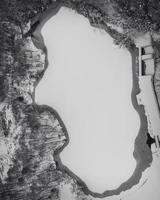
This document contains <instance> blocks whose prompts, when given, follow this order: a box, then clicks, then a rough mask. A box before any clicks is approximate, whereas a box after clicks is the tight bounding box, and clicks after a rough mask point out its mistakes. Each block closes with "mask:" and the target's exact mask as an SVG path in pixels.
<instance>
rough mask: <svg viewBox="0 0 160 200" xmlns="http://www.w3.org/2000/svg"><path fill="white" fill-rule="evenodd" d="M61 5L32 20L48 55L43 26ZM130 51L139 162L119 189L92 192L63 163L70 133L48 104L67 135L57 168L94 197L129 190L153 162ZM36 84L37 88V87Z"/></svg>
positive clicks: (56, 156)
mask: <svg viewBox="0 0 160 200" xmlns="http://www.w3.org/2000/svg"><path fill="white" fill-rule="evenodd" d="M61 7H62V5H60V4H58V3H57V4H56V3H55V4H53V5H52V6H51V7H50V8H49V9H48V10H47V11H46V12H45V13H44V14H43V15H42V16H39V18H37V19H34V20H33V22H32V25H33V24H35V23H36V22H37V21H38V23H39V24H38V26H37V28H36V30H35V31H34V33H33V38H32V41H33V43H34V45H35V46H36V47H37V48H41V49H45V53H46V56H47V48H46V46H45V44H44V41H43V36H42V35H41V28H42V27H43V25H44V24H45V23H46V21H47V20H49V19H50V18H51V17H53V16H54V15H56V14H57V12H58V11H59V10H60V8H61ZM130 53H131V56H132V57H131V59H132V94H131V96H132V105H133V107H134V109H135V110H136V111H137V112H138V114H139V117H140V121H141V126H140V130H139V133H138V134H137V137H136V139H135V147H134V152H133V156H134V159H135V160H136V162H137V166H136V168H135V171H134V173H133V175H132V176H131V177H130V178H129V179H128V180H126V181H125V182H124V183H122V184H121V185H120V186H119V187H118V188H117V189H114V190H106V191H105V192H103V193H101V194H100V193H95V192H92V191H90V190H89V189H88V187H87V185H86V184H85V182H83V180H81V179H80V177H78V176H77V175H76V174H74V173H73V172H72V171H71V170H69V168H68V167H66V166H64V165H63V163H62V161H61V159H60V156H59V154H60V153H61V152H62V151H63V149H64V148H65V147H66V146H67V145H68V144H69V133H68V132H67V130H66V128H65V124H64V123H63V120H62V119H61V118H60V116H59V114H58V112H57V111H55V110H54V109H53V108H51V107H49V106H47V107H48V109H49V110H50V112H52V113H54V115H55V116H56V117H57V119H58V121H59V122H60V124H61V125H62V127H63V129H64V132H65V137H66V142H65V144H64V145H63V146H62V147H61V148H60V149H59V150H57V151H56V152H55V154H54V159H55V162H56V169H57V170H60V171H61V172H63V173H64V174H68V175H69V176H70V177H71V178H73V180H75V181H76V182H77V184H78V186H80V187H81V189H82V190H83V192H84V193H85V194H86V195H91V196H92V197H96V198H104V197H108V196H113V195H119V194H120V193H121V192H124V191H126V190H129V189H130V188H132V187H133V186H134V185H136V184H138V182H139V181H140V179H141V176H142V173H143V171H145V170H146V169H147V168H148V167H149V166H150V164H151V162H152V154H151V151H150V149H149V147H148V146H147V144H146V141H147V117H146V115H145V111H144V107H143V106H139V105H138V103H137V99H136V95H137V94H138V93H139V91H140V89H139V85H138V77H137V76H136V72H137V71H136V69H137V63H136V58H137V53H136V48H134V49H133V50H131V51H130ZM46 59H47V60H46V65H45V69H44V72H45V70H46V69H47V67H48V58H46ZM37 84H38V83H37ZM37 84H36V86H37ZM36 86H35V89H36ZM41 107H42V108H44V109H45V108H46V106H45V105H41ZM142 147H144V148H142ZM144 152H145V153H144ZM149 153H150V155H149Z"/></svg>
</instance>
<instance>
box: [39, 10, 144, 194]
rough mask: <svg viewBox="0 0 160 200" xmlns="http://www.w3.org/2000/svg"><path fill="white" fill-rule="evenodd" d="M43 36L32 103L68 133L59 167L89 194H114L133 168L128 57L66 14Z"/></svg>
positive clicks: (134, 124)
mask: <svg viewBox="0 0 160 200" xmlns="http://www.w3.org/2000/svg"><path fill="white" fill-rule="evenodd" d="M42 35H43V37H44V41H45V44H46V47H47V49H48V60H49V66H48V69H47V70H46V72H45V75H44V77H43V79H42V80H41V81H40V83H39V85H38V86H37V89H36V96H35V97H36V102H37V103H38V104H46V105H49V106H51V107H53V108H54V109H55V110H56V111H57V112H58V113H59V115H60V117H61V118H62V120H63V122H64V124H65V126H66V128H67V130H68V134H69V138H70V142H69V144H68V146H67V147H65V149H64V150H63V151H62V153H61V154H60V158H61V160H62V163H63V164H64V165H66V166H67V167H68V168H69V169H70V170H71V171H72V172H73V173H75V174H76V175H77V176H78V177H80V178H81V179H82V180H83V181H84V182H85V183H86V185H87V186H88V188H89V189H90V190H92V191H93V192H99V193H101V192H104V191H105V190H107V189H115V188H117V187H118V186H119V185H120V184H121V183H122V182H124V181H126V180H127V179H128V178H129V177H130V176H131V175H132V173H133V171H134V169H135V166H136V161H135V159H134V157H133V150H134V140H135V138H136V136H137V134H138V131H139V127H140V120H139V115H138V114H137V112H136V111H135V109H134V108H133V106H132V102H131V91H132V63H131V56H130V54H129V52H128V51H127V50H124V49H119V48H118V47H116V46H115V45H114V44H113V40H112V38H111V37H110V36H109V35H107V34H106V33H104V32H103V31H100V30H98V29H95V28H93V27H91V26H90V24H89V22H88V20H87V19H86V18H84V17H83V16H81V15H78V14H76V13H75V12H74V11H71V10H69V9H67V8H61V10H60V11H59V12H58V14H57V15H55V16H54V17H52V18H51V19H50V20H48V22H47V23H46V24H45V25H44V27H43V29H42Z"/></svg>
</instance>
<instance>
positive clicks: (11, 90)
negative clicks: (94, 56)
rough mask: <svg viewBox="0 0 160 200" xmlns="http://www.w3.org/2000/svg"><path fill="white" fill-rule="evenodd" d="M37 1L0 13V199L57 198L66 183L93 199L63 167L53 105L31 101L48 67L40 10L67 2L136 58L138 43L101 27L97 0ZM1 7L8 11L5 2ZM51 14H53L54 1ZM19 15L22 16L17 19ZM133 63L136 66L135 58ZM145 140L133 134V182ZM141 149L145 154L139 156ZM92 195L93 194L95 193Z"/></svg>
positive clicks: (62, 137)
mask: <svg viewBox="0 0 160 200" xmlns="http://www.w3.org/2000/svg"><path fill="white" fill-rule="evenodd" d="M6 2H8V1H6ZM15 2H16V1H13V2H12V3H15ZM35 2H37V4H36V3H35V4H34V5H33V7H32V6H31V5H32V3H31V2H29V1H28V3H27V4H26V5H24V7H23V6H22V4H21V5H20V6H21V9H19V10H18V12H17V13H18V14H19V15H18V16H16V17H17V18H16V20H15V21H14V19H13V18H14V17H12V18H11V17H10V14H9V13H8V14H7V15H6V16H7V17H6V16H5V15H2V16H1V18H0V19H1V21H0V27H1V30H0V37H1V41H2V43H1V45H0V58H1V60H0V61H1V63H0V93H1V95H0V200H40V199H43V200H45V199H46V200H50V199H54V200H56V199H61V194H62V191H63V188H64V186H65V185H69V187H70V191H71V193H73V194H74V198H75V199H81V200H82V199H91V196H90V195H89V194H90V193H89V191H88V189H87V188H86V185H85V184H84V183H83V182H82V181H81V180H79V178H78V177H76V176H75V178H74V177H73V176H71V173H70V172H68V170H67V168H65V167H62V166H61V162H60V160H59V157H58V155H59V152H60V151H61V150H62V149H63V148H64V146H65V145H66V144H67V143H68V136H67V131H66V129H65V125H64V124H63V122H62V120H61V119H60V117H59V115H58V114H57V112H56V111H55V110H53V109H52V108H50V107H48V106H40V105H36V103H35V101H34V92H35V88H36V85H37V84H38V82H39V81H40V80H41V78H42V77H43V74H44V72H45V70H46V68H47V51H46V49H45V46H44V44H43V41H42V37H41V35H40V34H36V35H35V34H34V32H35V30H36V28H37V27H39V23H40V20H42V18H43V17H45V15H44V16H43V14H42V13H43V12H48V11H45V10H47V9H49V8H50V7H49V5H50V4H51V5H53V4H54V6H55V8H56V9H57V6H62V5H65V6H68V7H71V8H72V9H76V10H77V12H79V13H80V14H83V15H84V16H85V17H88V18H89V20H90V22H91V24H92V25H93V26H99V27H100V28H103V29H105V30H106V31H107V32H108V33H109V34H111V36H112V37H113V38H114V39H115V41H116V43H117V44H121V45H124V46H127V47H128V48H131V47H132V51H131V52H132V55H133V59H134V60H136V48H135V46H134V43H133V40H132V38H131V37H129V36H128V35H127V36H126V35H123V34H122V33H119V32H117V30H115V29H111V27H109V26H108V25H106V26H105V20H104V19H106V16H105V13H104V12H102V10H101V9H100V8H101V6H97V5H98V4H97V3H95V1H93V2H92V1H90V4H84V3H81V4H75V2H79V1H61V2H60V3H57V2H56V1H45V2H44V1H35ZM12 3H11V4H12ZM101 3H103V1H101ZM30 4H31V5H30ZM55 4H56V5H55ZM29 5H30V6H29ZM93 5H94V7H93ZM99 5H101V4H99ZM25 6H26V7H25ZM34 6H35V7H34ZM1 8H3V12H6V11H5V10H6V7H4V6H3V7H1ZM18 8H19V7H18ZM25 8H26V10H27V11H25ZM14 9H17V8H14ZM7 12H8V11H7ZM26 12H28V15H26ZM23 13H24V15H23ZM49 13H52V6H51V8H50V10H49ZM46 15H47V14H46ZM27 16H28V18H27ZM20 17H22V19H23V20H21V21H20ZM107 19H108V18H107ZM20 22H22V23H20ZM134 66H135V68H136V62H134V63H133V67H134ZM159 68H160V67H159V65H157V71H156V75H155V87H156V91H157V94H158V99H160V98H159V94H160V92H159V81H160V78H159V74H160V72H159V71H160V69H159ZM136 92H138V91H136ZM138 139H139V140H138ZM146 140H147V136H145V135H144V134H143V135H139V136H138V137H137V143H136V144H135V146H136V145H137V146H138V143H139V146H141V148H140V149H139V150H135V152H134V156H135V158H136V159H137V163H138V164H139V163H140V165H137V169H136V170H137V171H138V174H137V175H136V176H137V179H136V178H135V175H134V176H133V177H131V179H132V182H133V183H132V184H133V185H134V184H136V183H137V182H138V181H139V180H140V177H141V174H142V171H143V170H145V169H146V168H147V167H149V166H150V163H151V161H152V156H151V152H150V149H149V148H148V147H147V146H146ZM144 152H145V155H146V156H144V157H143V158H142V156H143V155H144V154H143V155H142V153H144ZM133 180H134V181H133ZM132 184H131V182H130V184H129V185H128V186H127V182H126V183H124V184H123V185H122V186H120V188H118V189H116V190H115V191H106V192H105V193H104V194H100V195H98V197H101V198H102V197H104V196H109V195H113V194H119V193H120V192H121V191H123V190H127V189H129V188H131V187H132ZM106 189H107V188H106ZM91 195H92V196H96V195H95V194H93V193H92V194H91Z"/></svg>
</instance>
